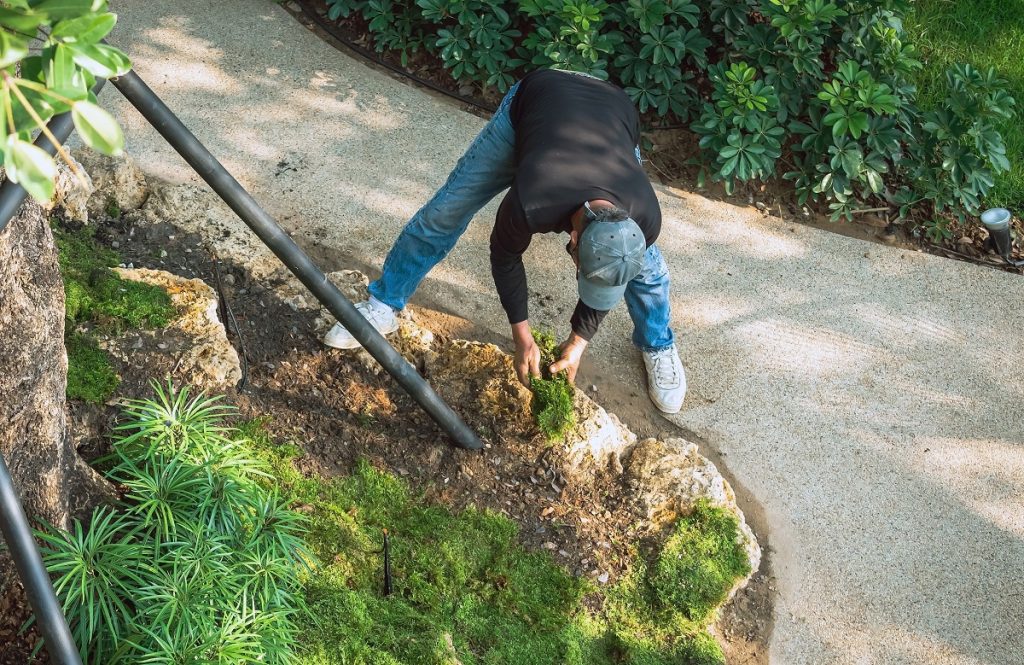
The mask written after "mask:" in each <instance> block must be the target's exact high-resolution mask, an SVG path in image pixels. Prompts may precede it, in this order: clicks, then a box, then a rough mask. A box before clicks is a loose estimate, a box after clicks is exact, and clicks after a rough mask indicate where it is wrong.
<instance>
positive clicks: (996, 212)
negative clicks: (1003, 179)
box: [981, 208, 1024, 266]
mask: <svg viewBox="0 0 1024 665" xmlns="http://www.w3.org/2000/svg"><path fill="white" fill-rule="evenodd" d="M1011 217H1012V215H1011V214H1010V211H1009V210H1007V209H1006V208H992V209H990V210H986V211H985V212H983V213H981V223H982V224H983V225H984V226H985V228H986V229H988V235H989V238H991V239H992V243H993V244H994V245H995V248H996V251H997V252H999V256H1001V257H1003V260H1004V261H1006V262H1007V263H1008V264H1010V265H1011V266H1022V265H1024V261H1014V260H1013V259H1011V258H1010V255H1011V253H1012V251H1013V238H1011V237H1010V219H1011Z"/></svg>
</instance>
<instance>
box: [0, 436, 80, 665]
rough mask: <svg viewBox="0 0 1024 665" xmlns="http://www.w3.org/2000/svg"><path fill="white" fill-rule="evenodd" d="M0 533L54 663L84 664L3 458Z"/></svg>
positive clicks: (0, 483) (0, 457) (1, 466)
mask: <svg viewBox="0 0 1024 665" xmlns="http://www.w3.org/2000/svg"><path fill="white" fill-rule="evenodd" d="M0 532H2V533H3V536H4V542H5V543H7V549H8V550H9V551H10V553H11V558H12V559H14V567H15V568H17V570H18V577H20V578H21V583H22V585H23V586H24V587H25V595H27V596H28V602H29V605H31V606H32V611H33V612H34V613H35V616H36V624H37V625H38V626H39V630H40V631H41V632H42V633H43V641H44V643H45V644H46V651H47V653H49V654H50V660H51V661H53V662H54V663H58V664H59V665H82V659H81V657H80V656H79V655H78V647H76V646H75V641H74V639H72V637H71V630H70V629H69V628H68V622H67V620H66V619H65V618H64V612H63V610H62V609H61V606H60V601H58V600H57V594H56V593H54V591H53V584H52V583H51V582H50V576H49V575H48V574H47V572H46V567H45V566H43V558H42V557H41V556H40V555H39V548H37V547H36V541H35V540H33V538H32V529H31V528H30V527H29V525H28V518H26V517H25V511H24V509H22V507H21V499H20V498H19V497H18V493H17V491H16V490H15V489H14V483H13V482H11V473H10V471H9V470H8V469H7V463H6V462H4V458H3V455H0Z"/></svg>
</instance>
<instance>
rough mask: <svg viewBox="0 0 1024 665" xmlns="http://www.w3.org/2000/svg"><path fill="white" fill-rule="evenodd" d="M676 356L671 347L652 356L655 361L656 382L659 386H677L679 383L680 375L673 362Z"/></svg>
mask: <svg viewBox="0 0 1024 665" xmlns="http://www.w3.org/2000/svg"><path fill="white" fill-rule="evenodd" d="M674 355H675V351H674V349H672V348H671V347H669V348H667V349H663V350H661V351H658V352H657V353H655V354H654V355H652V356H651V359H652V360H654V381H655V383H657V384H658V385H659V386H675V385H677V384H678V383H679V374H678V373H677V372H676V364H675V362H673V360H674V358H673V356H674Z"/></svg>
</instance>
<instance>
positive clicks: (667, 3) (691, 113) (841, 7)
mask: <svg viewBox="0 0 1024 665" xmlns="http://www.w3.org/2000/svg"><path fill="white" fill-rule="evenodd" d="M327 5H328V8H329V9H328V16H329V17H330V18H332V19H338V18H342V17H348V16H351V15H358V16H360V17H361V18H362V19H363V21H365V23H366V25H367V28H368V30H369V32H370V34H371V36H372V37H373V40H374V44H375V46H376V48H377V49H378V50H394V51H398V52H399V53H400V55H401V57H402V59H403V62H404V61H406V60H407V58H408V55H409V54H410V53H412V52H414V51H416V50H418V49H420V48H423V49H425V50H427V51H428V52H430V53H432V54H433V55H435V56H437V57H438V58H440V60H441V62H442V63H443V65H444V67H446V68H447V69H449V70H450V72H451V75H452V77H453V78H454V79H456V80H457V81H459V82H460V83H464V84H465V83H473V84H476V85H479V86H481V87H484V88H487V87H490V88H494V89H496V90H497V91H498V92H504V91H505V90H507V89H508V87H509V86H510V85H511V84H512V83H513V82H514V81H515V80H516V79H517V78H519V77H521V76H522V75H523V74H524V73H525V72H527V71H529V70H532V69H535V68H538V67H555V68H560V69H571V70H576V71H583V72H588V73H590V74H593V75H595V76H598V77H601V78H607V79H610V80H612V81H614V82H615V83H617V84H619V85H620V86H622V87H623V88H624V89H625V91H626V93H627V94H628V95H629V96H630V97H631V98H632V99H633V101H634V102H635V103H636V105H637V107H638V108H639V109H640V111H641V113H645V114H648V116H649V117H650V118H665V119H667V120H669V121H671V122H682V123H686V124H687V125H688V126H689V127H691V129H692V131H694V132H695V133H696V134H698V135H699V136H700V153H701V154H700V163H701V165H702V169H701V178H702V179H703V178H708V177H710V178H711V179H712V180H715V181H723V182H724V183H725V186H726V188H727V190H728V191H731V190H732V189H733V188H734V187H735V185H736V184H737V183H739V182H751V181H764V180H771V179H774V178H777V177H780V176H782V177H784V178H785V179H786V180H789V181H791V182H792V183H793V186H794V187H795V190H796V197H797V200H798V202H799V203H800V204H801V205H803V204H805V203H807V202H808V201H819V202H822V203H823V204H827V205H828V208H829V210H830V211H831V215H832V218H833V219H839V218H840V217H847V218H852V217H853V215H854V213H855V211H856V210H858V209H861V208H865V207H878V206H886V207H892V208H895V209H897V210H898V211H899V215H900V216H901V217H907V216H910V215H912V214H915V215H917V216H921V214H923V216H924V217H925V218H929V217H933V216H935V215H944V214H953V215H955V216H958V217H960V218H963V217H964V216H965V215H966V214H972V215H974V214H977V213H978V212H979V209H980V207H981V205H982V202H983V201H984V199H985V197H986V196H987V195H988V194H989V192H990V191H991V188H992V185H993V182H994V179H995V177H996V176H998V175H999V174H1001V173H1005V172H1006V171H1007V170H1008V169H1009V168H1010V164H1009V161H1008V158H1007V153H1006V147H1005V144H1004V141H1003V137H1002V135H1001V134H1000V132H999V131H998V128H999V127H1005V126H1006V125H1005V122H1006V121H1007V119H1008V118H1010V117H1012V114H1013V109H1014V105H1015V102H1014V100H1013V99H1012V97H1010V95H1009V94H1007V93H1006V92H1005V87H1006V83H1005V81H1003V80H1002V79H1000V78H999V77H998V76H997V75H996V74H995V72H994V71H991V70H986V71H983V72H982V71H978V70H975V69H973V68H970V67H968V66H965V65H958V66H956V67H953V68H951V69H950V70H949V71H948V74H947V77H946V79H945V81H944V82H943V83H942V85H941V86H940V87H941V92H940V93H938V94H936V93H935V92H934V91H931V94H932V96H933V97H936V98H937V99H938V103H937V104H935V105H934V109H930V110H927V111H925V110H922V109H921V108H919V106H918V102H917V91H916V88H915V87H914V85H913V80H914V77H915V73H916V72H917V70H919V69H920V68H921V62H920V60H919V54H918V51H917V49H916V48H915V47H914V45H913V44H911V43H909V41H908V38H907V35H906V33H905V31H904V29H903V20H904V18H905V16H906V15H907V12H908V9H909V7H910V2H909V0H845V1H843V0H835V1H833V0H628V1H627V2H615V3H608V2H605V1H604V0H416V2H415V3H413V2H396V1H394V0H327Z"/></svg>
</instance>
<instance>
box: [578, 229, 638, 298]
mask: <svg viewBox="0 0 1024 665" xmlns="http://www.w3.org/2000/svg"><path fill="white" fill-rule="evenodd" d="M646 251H647V241H646V239H645V238H644V234H643V231H641V230H640V227H639V226H638V225H637V223H636V222H635V221H633V220H632V219H629V218H627V219H624V220H622V221H619V222H591V223H590V224H589V225H587V228H585V229H583V233H582V234H581V235H580V240H579V261H580V269H579V277H578V278H577V283H578V285H579V293H580V300H582V301H583V304H585V305H587V306H588V307H591V308H593V309H596V310H601V311H607V310H610V309H612V308H613V307H615V304H616V303H618V302H619V300H621V299H622V294H623V293H624V292H625V291H626V285H627V284H628V283H629V281H630V280H631V279H633V278H634V277H636V276H637V275H639V274H640V271H641V270H643V267H644V253H645V252H646Z"/></svg>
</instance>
